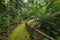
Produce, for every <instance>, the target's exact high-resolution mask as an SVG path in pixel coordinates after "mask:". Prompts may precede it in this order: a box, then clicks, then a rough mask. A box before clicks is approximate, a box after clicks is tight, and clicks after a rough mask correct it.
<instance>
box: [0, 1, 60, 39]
mask: <svg viewBox="0 0 60 40" xmlns="http://www.w3.org/2000/svg"><path fill="white" fill-rule="evenodd" d="M32 19H34V20H35V22H34V23H37V22H38V24H36V25H40V26H39V27H42V28H43V29H45V30H46V33H47V35H49V36H52V35H53V36H52V37H54V38H56V39H57V40H60V39H59V38H60V37H59V35H60V0H27V1H24V0H7V1H5V0H0V33H2V32H4V31H5V30H6V29H7V28H8V27H10V25H12V24H15V23H20V22H21V21H23V20H24V21H25V20H27V21H28V20H32ZM4 29H5V30H4ZM52 30H53V31H52ZM55 32H56V33H55ZM56 36H57V37H56Z"/></svg>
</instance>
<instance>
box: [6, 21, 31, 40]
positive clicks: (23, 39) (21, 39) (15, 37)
mask: <svg viewBox="0 0 60 40" xmlns="http://www.w3.org/2000/svg"><path fill="white" fill-rule="evenodd" d="M7 40H31V39H30V38H29V33H28V32H27V30H26V27H25V23H24V22H23V23H21V24H19V25H18V26H17V27H16V28H15V29H14V30H13V31H12V33H11V34H10V35H9V36H8V37H7Z"/></svg>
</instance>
